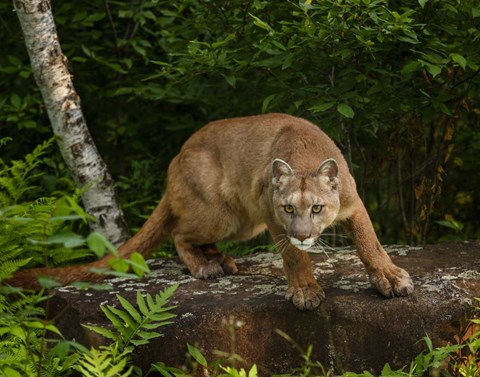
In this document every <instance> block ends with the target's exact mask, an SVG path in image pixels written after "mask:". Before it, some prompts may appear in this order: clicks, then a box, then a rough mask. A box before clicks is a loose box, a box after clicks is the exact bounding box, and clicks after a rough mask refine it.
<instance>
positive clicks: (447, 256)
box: [50, 242, 480, 375]
mask: <svg viewBox="0 0 480 377" xmlns="http://www.w3.org/2000/svg"><path fill="white" fill-rule="evenodd" d="M387 250H388V252H389V253H390V254H391V255H392V258H393V260H394V261H395V263H397V264H398V265H399V266H400V267H403V268H405V269H406V270H407V271H409V272H410V274H411V276H412V278H413V280H414V283H415V285H416V286H415V291H414V293H413V294H412V295H411V296H409V297H402V298H400V297H396V298H393V299H386V298H384V297H382V296H380V295H379V294H378V293H377V292H376V291H375V290H374V289H373V288H371V287H370V284H369V282H368V278H367V275H366V273H365V270H364V268H363V265H362V263H361V262H360V260H359V259H358V258H357V257H356V255H355V253H354V252H353V250H352V249H334V250H329V251H327V253H328V255H325V254H323V253H321V254H314V255H312V260H313V263H314V269H315V276H317V278H318V280H319V282H320V283H321V284H322V286H323V287H325V292H326V300H325V301H324V302H323V303H322V305H321V306H320V308H319V309H318V310H315V311H312V312H301V311H299V310H297V309H295V308H294V306H293V305H292V304H291V303H289V302H286V301H285V299H284V294H285V291H286V287H287V283H286V279H285V277H284V274H283V271H282V262H281V258H280V255H278V254H275V253H259V254H255V255H252V256H249V257H243V258H237V259H236V262H237V265H238V267H239V273H238V275H234V276H228V277H224V278H222V279H218V280H210V281H200V280H196V279H194V278H192V277H191V276H190V275H188V273H187V271H186V270H185V269H184V267H183V266H182V265H180V264H179V263H178V261H177V260H176V259H166V260H156V261H154V262H152V263H151V268H152V272H153V275H152V276H150V277H149V278H146V279H143V280H121V279H112V280H109V282H110V283H111V284H112V286H113V290H112V291H108V292H87V293H85V292H81V291H78V290H76V289H75V288H72V287H64V288H60V289H58V290H57V291H56V292H55V294H54V297H53V299H52V301H51V306H50V312H51V313H52V316H55V315H56V314H57V313H60V312H61V311H64V313H63V314H62V316H61V317H60V319H59V320H58V322H57V325H58V327H59V328H60V330H61V331H62V332H63V334H64V335H65V336H66V337H67V338H69V339H75V340H77V341H80V342H82V343H84V344H86V345H99V344H101V343H102V342H104V340H103V339H101V338H100V337H99V336H98V335H93V333H92V332H90V331H89V330H87V329H85V328H83V327H82V326H81V324H93V325H97V326H106V324H107V323H108V322H107V321H106V320H105V318H104V316H103V313H102V312H101V310H100V309H99V306H100V305H105V304H109V305H117V304H118V303H117V300H116V297H115V294H120V295H122V296H123V297H125V298H126V299H128V300H130V302H132V303H135V293H136V290H138V289H140V290H141V291H142V292H150V293H151V294H152V295H154V294H156V293H157V292H159V291H160V290H163V289H164V288H166V287H168V286H170V285H172V284H174V283H179V284H180V286H179V288H178V289H177V291H176V293H175V294H174V296H173V298H172V300H171V303H172V304H174V305H177V308H176V309H175V310H174V312H175V313H176V315H177V317H176V319H175V322H174V324H172V325H169V326H167V327H162V328H161V331H162V332H163V333H164V336H163V337H160V338H156V339H153V340H152V341H151V343H150V344H149V345H146V346H141V347H138V348H137V349H136V350H135V359H136V363H137V365H139V366H141V367H142V368H144V369H148V367H149V366H150V364H151V363H153V362H158V361H162V362H164V363H166V364H167V365H171V366H181V365H184V364H185V362H186V353H187V347H186V344H187V343H190V344H194V345H196V346H197V347H198V348H199V349H200V350H201V351H202V352H203V354H204V355H205V356H206V357H207V359H208V360H209V361H212V360H214V359H217V358H218V354H216V353H215V352H216V351H223V352H227V353H228V352H230V351H231V349H232V348H233V349H234V352H235V353H236V354H238V355H240V356H241V357H242V358H243V359H244V361H245V365H252V364H253V363H256V364H257V365H258V368H259V370H260V372H261V374H262V375H264V374H265V375H266V374H272V373H282V372H291V371H292V370H293V369H294V368H295V367H298V366H299V365H300V364H301V358H300V353H299V350H298V349H297V348H295V347H294V345H293V343H292V342H289V341H287V340H285V339H284V338H283V337H281V336H280V335H279V334H278V333H277V332H276V329H279V330H281V331H283V332H284V333H285V334H288V336H290V337H291V338H292V339H293V340H294V341H295V342H296V343H297V345H298V346H299V347H300V348H301V349H302V350H306V349H307V347H308V346H309V345H312V346H313V353H312V357H311V358H312V360H318V361H320V362H321V363H322V364H323V365H324V366H325V368H326V369H334V370H335V371H336V372H342V371H346V370H349V371H356V372H360V371H363V370H369V371H372V372H375V371H377V372H378V371H379V370H381V369H382V367H383V366H384V364H385V363H387V362H388V363H390V365H391V366H394V367H398V368H399V367H402V366H404V365H408V364H409V363H410V361H411V360H412V359H413V358H414V357H415V356H416V355H417V354H418V353H419V352H421V351H422V349H423V348H424V344H423V342H421V341H420V340H421V339H422V338H423V337H424V336H425V335H428V336H430V337H431V339H432V340H433V343H434V345H436V346H440V345H444V344H446V343H447V342H448V341H451V340H452V339H453V336H454V335H456V334H459V333H460V332H461V331H462V328H463V326H464V325H465V322H466V320H467V319H468V318H469V316H470V315H472V311H473V309H472V308H473V306H472V305H473V304H474V300H473V298H474V297H480V243H479V242H455V243H446V244H441V245H435V246H428V247H425V248H421V247H399V246H390V247H387Z"/></svg>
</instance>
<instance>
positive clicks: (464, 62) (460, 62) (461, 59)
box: [450, 53, 467, 69]
mask: <svg viewBox="0 0 480 377" xmlns="http://www.w3.org/2000/svg"><path fill="white" fill-rule="evenodd" d="M450 58H452V60H453V61H454V62H455V63H457V64H458V65H459V66H460V67H462V69H465V68H466V67H467V59H465V58H464V57H463V56H462V55H460V54H455V53H452V54H450Z"/></svg>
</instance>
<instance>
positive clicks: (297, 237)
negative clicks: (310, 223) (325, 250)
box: [295, 234, 310, 242]
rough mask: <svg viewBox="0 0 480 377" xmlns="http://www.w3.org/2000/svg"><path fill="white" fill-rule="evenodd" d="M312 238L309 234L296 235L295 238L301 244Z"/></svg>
mask: <svg viewBox="0 0 480 377" xmlns="http://www.w3.org/2000/svg"><path fill="white" fill-rule="evenodd" d="M309 237H310V236H309V235H307V234H295V238H296V239H297V240H299V241H301V242H303V241H305V240H306V239H307V238H309Z"/></svg>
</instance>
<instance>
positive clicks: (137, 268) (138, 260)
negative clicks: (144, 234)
mask: <svg viewBox="0 0 480 377" xmlns="http://www.w3.org/2000/svg"><path fill="white" fill-rule="evenodd" d="M128 263H129V264H130V266H132V269H133V272H134V273H135V274H136V275H138V276H140V277H143V276H144V275H145V273H149V272H150V268H149V267H148V264H147V262H145V259H144V258H143V256H142V254H140V253H137V252H134V253H132V255H131V256H130V259H129V260H128Z"/></svg>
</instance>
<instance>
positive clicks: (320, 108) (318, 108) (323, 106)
mask: <svg viewBox="0 0 480 377" xmlns="http://www.w3.org/2000/svg"><path fill="white" fill-rule="evenodd" d="M334 105H335V102H323V103H318V104H316V105H314V106H312V107H310V108H309V110H310V111H313V112H314V113H321V112H324V111H327V110H328V109H331V108H332V107H333V106H334Z"/></svg>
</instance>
